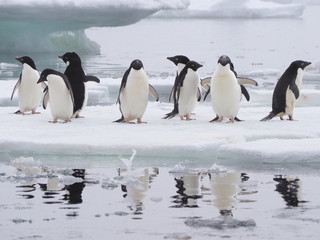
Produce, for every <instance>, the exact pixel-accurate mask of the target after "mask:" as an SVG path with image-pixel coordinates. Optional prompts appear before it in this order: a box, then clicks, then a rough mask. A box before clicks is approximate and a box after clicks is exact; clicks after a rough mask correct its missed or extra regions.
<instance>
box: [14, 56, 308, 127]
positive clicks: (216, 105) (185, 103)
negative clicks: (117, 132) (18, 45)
mask: <svg viewBox="0 0 320 240" xmlns="http://www.w3.org/2000/svg"><path fill="white" fill-rule="evenodd" d="M59 58H61V59H62V60H63V62H64V63H66V64H67V67H66V69H65V71H64V73H61V72H59V71H56V70H53V69H45V70H43V71H42V72H41V73H39V72H38V70H37V68H36V66H35V63H34V61H33V60H32V59H31V58H30V57H28V56H24V57H17V58H16V60H17V61H19V62H21V63H22V72H21V74H20V77H19V80H18V82H17V84H16V85H15V87H14V89H13V92H12V95H11V99H12V98H13V96H14V93H15V91H16V90H18V101H19V110H18V111H17V112H15V113H16V114H26V113H27V112H31V114H38V113H39V112H37V111H36V109H37V107H38V106H39V105H40V102H41V99H42V105H43V108H44V109H46V108H47V105H48V104H50V110H51V114H52V117H53V120H52V121H51V122H52V123H56V122H57V121H58V120H63V121H64V122H65V123H66V122H70V121H71V118H82V116H81V115H80V113H81V111H82V110H83V109H84V108H85V107H86V105H87V100H88V90H87V87H86V83H87V82H88V81H93V82H96V83H99V82H100V79H99V78H98V77H95V76H91V75H86V74H85V72H84V70H83V68H82V64H81V59H80V57H79V55H78V54H77V53H75V52H67V53H65V54H64V55H62V56H59ZM167 59H168V60H170V61H171V62H173V63H174V64H175V65H176V67H177V70H176V77H175V81H174V84H173V87H172V90H171V92H170V95H169V102H170V101H171V100H173V110H172V111H171V112H169V113H167V114H166V115H165V116H164V117H163V118H164V119H171V118H174V117H175V116H177V115H178V116H179V117H180V119H181V120H186V121H189V120H194V118H192V117H191V116H192V115H193V114H194V113H193V111H194V109H195V108H196V106H197V104H198V103H199V102H200V101H201V99H202V96H203V94H202V93H203V90H204V91H205V94H204V97H203V99H204V101H205V100H206V98H207V96H208V95H209V94H210V96H211V106H212V109H213V112H214V113H215V117H214V118H213V120H211V121H210V122H214V123H215V122H222V121H223V120H225V119H226V120H227V121H228V122H231V123H234V122H235V121H241V120H240V119H239V118H237V114H238V112H239V108H240V101H241V98H242V96H244V97H245V99H246V100H247V101H249V100H250V95H249V92H248V90H247V89H246V87H245V86H244V85H247V84H250V85H254V86H257V85H258V83H257V82H256V81H255V80H253V79H250V78H245V77H240V76H238V74H237V72H236V71H235V68H234V65H233V63H232V61H231V59H230V57H228V56H226V55H222V56H221V57H220V58H219V59H218V62H217V66H216V69H215V71H214V72H213V74H212V76H211V77H207V78H204V79H201V78H200V76H199V73H198V69H199V68H201V67H202V66H203V65H202V64H200V63H198V62H196V61H194V60H190V59H189V58H188V57H186V56H184V55H176V56H173V57H168V58H167ZM310 64H311V62H307V61H302V60H297V61H293V62H292V63H291V64H290V66H289V67H288V68H287V69H286V70H285V72H284V73H283V74H282V76H281V77H280V78H279V80H278V82H277V84H276V86H275V89H274V92H273V96H272V111H271V112H270V113H269V115H267V116H266V117H264V118H263V119H261V121H268V120H271V119H272V118H274V117H280V119H281V120H283V116H285V115H288V120H291V121H292V120H293V111H294V108H295V105H296V101H297V99H298V98H299V96H300V89H301V86H302V78H303V71H304V69H305V68H306V67H307V66H308V65H310ZM45 82H47V84H46V83H45ZM149 94H151V95H152V96H153V98H154V99H155V100H156V101H158V100H159V95H158V93H157V91H156V90H155V88H154V87H152V86H151V85H150V84H149V80H148V75H147V74H146V72H145V70H144V66H143V63H142V61H141V60H139V59H135V60H133V61H132V62H131V64H130V66H129V68H128V69H127V70H126V71H125V72H124V74H123V77H122V80H121V84H120V87H119V93H118V98H117V102H116V103H117V104H118V105H119V110H120V113H121V117H120V118H119V119H118V120H115V121H114V122H118V123H120V122H124V123H134V122H132V121H134V120H136V121H137V123H138V124H141V123H146V122H144V121H142V117H143V115H144V113H145V111H146V108H147V104H148V95H149Z"/></svg>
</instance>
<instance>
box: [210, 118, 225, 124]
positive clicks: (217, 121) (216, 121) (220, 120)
mask: <svg viewBox="0 0 320 240" xmlns="http://www.w3.org/2000/svg"><path fill="white" fill-rule="evenodd" d="M222 121H223V117H219V118H218V119H217V120H214V121H212V122H214V123H220V122H222Z"/></svg>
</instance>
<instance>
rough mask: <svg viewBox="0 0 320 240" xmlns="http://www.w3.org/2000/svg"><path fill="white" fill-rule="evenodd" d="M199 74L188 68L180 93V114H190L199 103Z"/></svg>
mask: <svg viewBox="0 0 320 240" xmlns="http://www.w3.org/2000/svg"><path fill="white" fill-rule="evenodd" d="M199 81H200V80H199V75H198V74H197V73H196V72H194V71H193V70H190V69H189V70H188V73H187V75H186V78H185V79H184V81H183V86H182V87H181V88H180V95H179V102H178V107H179V115H180V116H185V115H187V114H190V113H191V112H192V111H193V110H194V109H195V107H196V106H197V104H198V99H197V93H198V87H199Z"/></svg>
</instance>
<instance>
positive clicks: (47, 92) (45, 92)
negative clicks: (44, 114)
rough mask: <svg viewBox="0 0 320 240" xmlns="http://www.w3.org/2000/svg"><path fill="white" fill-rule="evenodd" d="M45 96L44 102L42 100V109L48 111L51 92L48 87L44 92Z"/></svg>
mask: <svg viewBox="0 0 320 240" xmlns="http://www.w3.org/2000/svg"><path fill="white" fill-rule="evenodd" d="M43 92H44V95H43V100H42V107H43V109H46V108H47V106H48V102H49V91H48V86H47V87H46V88H45V89H44V90H43Z"/></svg>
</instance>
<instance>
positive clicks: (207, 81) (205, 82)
mask: <svg viewBox="0 0 320 240" xmlns="http://www.w3.org/2000/svg"><path fill="white" fill-rule="evenodd" d="M210 83H211V77H207V78H204V79H201V86H202V88H203V89H204V90H206V91H208V89H209V88H210Z"/></svg>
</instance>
